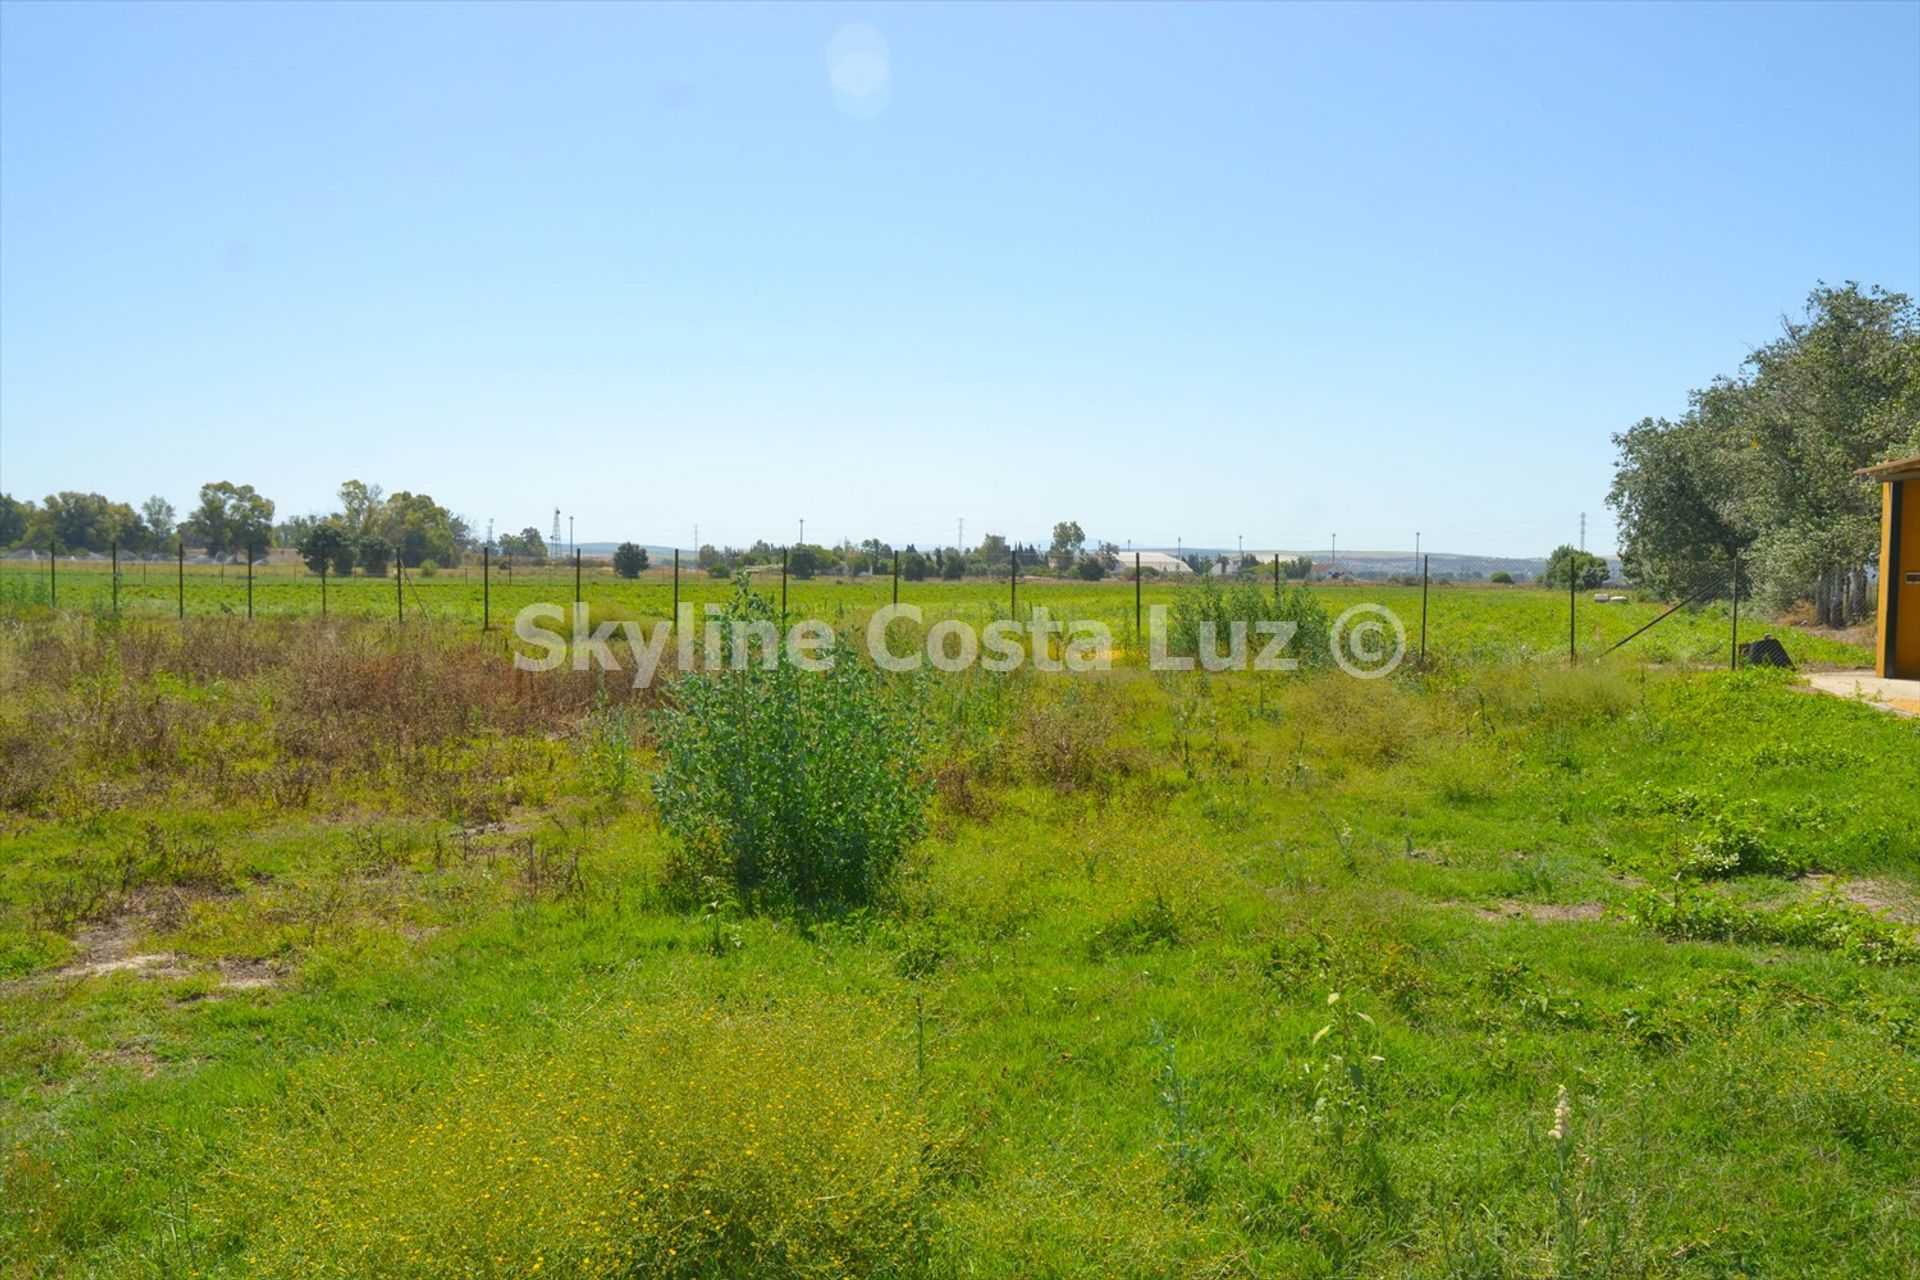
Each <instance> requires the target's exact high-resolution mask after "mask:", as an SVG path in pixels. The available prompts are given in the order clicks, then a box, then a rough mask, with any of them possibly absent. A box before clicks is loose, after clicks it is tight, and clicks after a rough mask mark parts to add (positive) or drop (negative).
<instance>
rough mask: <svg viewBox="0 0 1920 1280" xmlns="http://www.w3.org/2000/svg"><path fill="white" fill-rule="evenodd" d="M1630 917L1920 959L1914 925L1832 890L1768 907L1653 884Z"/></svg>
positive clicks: (1694, 931) (1670, 930)
mask: <svg viewBox="0 0 1920 1280" xmlns="http://www.w3.org/2000/svg"><path fill="white" fill-rule="evenodd" d="M1627 918H1628V919H1630V920H1632V921H1633V922H1634V923H1635V924H1637V925H1639V926H1641V927H1642V928H1646V929H1651V930H1653V931H1654V932H1656V933H1660V934H1664V935H1666V936H1667V937H1670V938H1697V939H1703V940H1708V941H1715V942H1758V943H1779V944H1782V945H1785V946H1794V947H1812V948H1814V949H1816V950H1820V951H1832V952H1836V953H1838V954H1840V955H1842V956H1845V957H1846V958H1847V959H1849V960H1853V961H1855V962H1857V963H1859V964H1866V965H1905V964H1914V963H1920V938H1916V937H1915V936H1914V934H1913V932H1912V931H1911V930H1909V929H1906V928H1903V927H1902V926H1900V925H1898V924H1896V923H1894V922H1893V921H1891V920H1887V919H1883V918H1882V917H1880V916H1877V915H1874V914H1873V913H1872V912H1870V911H1863V910H1861V909H1860V908H1859V907H1856V906H1853V905H1852V904H1850V903H1847V902H1844V901H1842V900H1841V899H1840V898H1839V897H1838V896H1837V895H1835V894H1831V893H1830V894H1827V895H1824V896H1822V897H1819V898H1812V899H1809V900H1807V901H1805V902H1799V903H1795V904H1794V905H1792V906H1789V907H1786V908H1784V909H1782V910H1779V911H1763V910H1756V909H1754V908H1750V907H1743V906H1741V905H1740V904H1739V903H1737V902H1733V901H1731V900H1730V899H1727V898H1724V897H1720V896H1718V895H1716V894H1712V893H1707V892H1703V891H1701V890H1698V889H1689V888H1687V887H1686V886H1684V885H1682V886H1678V887H1676V888H1675V889H1674V890H1673V892H1672V893H1670V894H1667V893H1659V892H1656V891H1654V890H1651V889H1649V890H1645V891H1643V892H1641V893H1640V894H1638V895H1636V896H1635V897H1634V898H1633V899H1632V901H1630V902H1629V903H1628V906H1627Z"/></svg>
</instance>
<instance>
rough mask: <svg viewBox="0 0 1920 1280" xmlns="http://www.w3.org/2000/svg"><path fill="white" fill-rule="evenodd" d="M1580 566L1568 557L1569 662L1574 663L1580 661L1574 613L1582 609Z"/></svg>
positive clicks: (1569, 663)
mask: <svg viewBox="0 0 1920 1280" xmlns="http://www.w3.org/2000/svg"><path fill="white" fill-rule="evenodd" d="M1578 569H1579V566H1578V565H1577V564H1576V563H1575V562H1574V561H1573V559H1572V557H1568V561H1567V663H1568V665H1572V664H1573V663H1576V662H1578V661H1580V651H1579V649H1578V647H1577V646H1576V643H1575V640H1574V634H1575V633H1574V615H1575V614H1577V613H1578V612H1579V609H1580V574H1579V572H1578Z"/></svg>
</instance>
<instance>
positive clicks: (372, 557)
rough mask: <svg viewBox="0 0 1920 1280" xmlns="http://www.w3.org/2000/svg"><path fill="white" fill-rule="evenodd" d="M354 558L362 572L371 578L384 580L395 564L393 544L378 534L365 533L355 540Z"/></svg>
mask: <svg viewBox="0 0 1920 1280" xmlns="http://www.w3.org/2000/svg"><path fill="white" fill-rule="evenodd" d="M353 556H354V559H355V560H357V561H358V562H359V564H360V572H362V573H364V574H366V575H367V576H368V577H369V578H384V577H386V576H387V569H388V567H389V566H390V565H392V564H393V544H392V543H391V542H388V541H387V540H386V538H385V537H384V536H382V535H380V534H377V533H363V534H361V535H360V536H359V537H357V538H355V539H354V540H353Z"/></svg>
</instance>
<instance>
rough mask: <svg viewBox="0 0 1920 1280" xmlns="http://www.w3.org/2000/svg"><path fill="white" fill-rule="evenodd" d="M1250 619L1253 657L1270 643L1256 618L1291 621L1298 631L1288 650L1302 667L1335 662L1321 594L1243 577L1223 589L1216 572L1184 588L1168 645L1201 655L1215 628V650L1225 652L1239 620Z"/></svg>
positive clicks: (1170, 621)
mask: <svg viewBox="0 0 1920 1280" xmlns="http://www.w3.org/2000/svg"><path fill="white" fill-rule="evenodd" d="M1236 622H1239V623H1244V624H1245V626H1246V633H1247V641H1246V643H1247V653H1248V656H1249V658H1251V657H1252V656H1253V655H1254V654H1257V653H1258V652H1259V651H1260V650H1261V649H1262V648H1263V647H1265V645H1266V643H1267V642H1266V640H1265V638H1263V637H1260V636H1258V635H1256V634H1255V632H1254V629H1253V624H1254V623H1255V622H1291V623H1293V624H1294V627H1295V631H1294V633H1293V639H1292V640H1291V641H1290V642H1289V643H1288V644H1287V645H1286V647H1285V649H1284V651H1283V652H1284V654H1285V655H1286V656H1288V657H1292V658H1295V659H1297V660H1298V661H1299V663H1300V665H1301V666H1302V667H1313V666H1324V665H1326V664H1327V663H1328V662H1329V661H1331V654H1332V652H1333V651H1332V648H1331V646H1330V644H1329V641H1328V633H1329V632H1330V631H1331V629H1332V625H1333V624H1332V621H1331V620H1330V619H1329V618H1328V617H1327V611H1326V609H1325V608H1323V607H1322V606H1321V604H1320V600H1319V597H1317V596H1315V595H1314V594H1313V592H1311V591H1309V590H1307V589H1306V588H1305V587H1288V588H1286V589H1284V590H1282V591H1280V592H1278V593H1275V592H1272V591H1270V590H1268V589H1266V588H1263V587H1261V586H1260V585H1259V584H1258V583H1256V582H1239V583H1235V584H1234V585H1233V586H1231V587H1228V588H1226V589H1225V590H1222V589H1221V587H1220V584H1219V582H1218V581H1217V580H1215V578H1214V577H1213V575H1211V574H1202V575H1201V576H1200V578H1199V579H1198V580H1197V581H1196V582H1194V583H1193V585H1191V586H1188V587H1186V588H1184V589H1183V590H1182V591H1181V593H1180V598H1179V599H1178V600H1176V601H1175V602H1174V606H1173V610H1172V612H1171V614H1170V615H1169V617H1168V626H1167V630H1168V637H1167V640H1168V647H1169V649H1170V650H1171V651H1172V652H1174V653H1179V654H1197V653H1199V652H1200V648H1201V632H1202V629H1203V628H1204V627H1206V626H1208V625H1211V626H1212V628H1213V651H1214V652H1215V653H1220V652H1221V651H1222V650H1223V649H1225V648H1226V646H1227V644H1228V642H1229V639H1230V637H1231V636H1232V634H1233V632H1232V626H1233V624H1234V623H1236Z"/></svg>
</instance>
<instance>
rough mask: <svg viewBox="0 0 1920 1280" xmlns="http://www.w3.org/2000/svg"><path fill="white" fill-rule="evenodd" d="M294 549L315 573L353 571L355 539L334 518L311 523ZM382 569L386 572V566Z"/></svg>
mask: <svg viewBox="0 0 1920 1280" xmlns="http://www.w3.org/2000/svg"><path fill="white" fill-rule="evenodd" d="M294 549H295V550H297V551H298V552H299V553H300V558H301V559H302V560H304V561H306V562H307V568H308V569H310V570H312V571H313V572H314V573H332V574H335V575H339V576H344V575H346V574H349V573H352V572H353V559H354V556H353V539H352V538H351V537H349V536H348V534H347V531H346V530H345V529H343V528H341V527H340V526H339V525H338V524H336V523H335V522H334V521H332V520H321V521H316V522H315V523H314V524H312V525H309V526H308V527H307V531H306V532H305V533H304V534H302V535H301V537H300V541H299V542H297V543H295V544H294ZM381 571H382V572H385V568H384V566H383V567H382V570H381Z"/></svg>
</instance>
